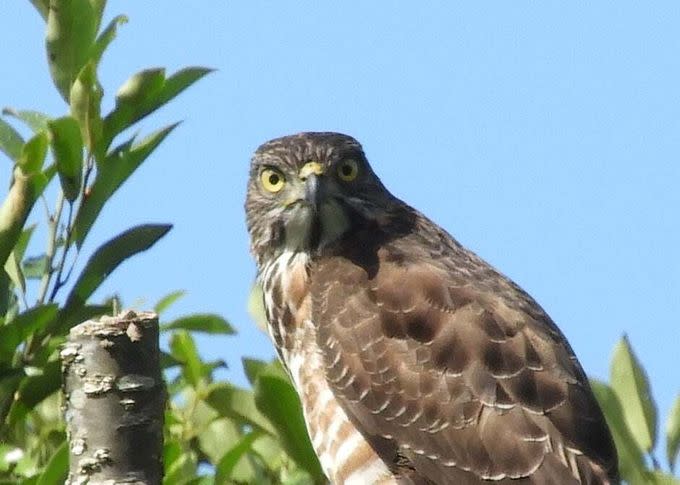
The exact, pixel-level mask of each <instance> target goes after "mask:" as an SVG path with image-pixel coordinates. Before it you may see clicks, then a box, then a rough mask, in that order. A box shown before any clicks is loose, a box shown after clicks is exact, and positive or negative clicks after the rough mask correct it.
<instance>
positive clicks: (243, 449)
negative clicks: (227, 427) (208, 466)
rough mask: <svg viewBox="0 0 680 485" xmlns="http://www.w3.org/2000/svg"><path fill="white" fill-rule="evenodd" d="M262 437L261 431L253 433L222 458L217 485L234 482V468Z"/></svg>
mask: <svg viewBox="0 0 680 485" xmlns="http://www.w3.org/2000/svg"><path fill="white" fill-rule="evenodd" d="M260 436H261V432H260V431H251V432H250V433H248V434H246V435H245V436H243V437H242V438H241V439H240V440H239V441H238V442H237V443H236V444H235V445H234V446H232V447H231V448H230V449H229V450H228V451H227V452H226V453H225V454H224V455H223V456H222V458H221V459H220V461H219V462H218V463H217V466H216V468H215V483H230V481H233V477H232V472H233V471H234V468H235V467H236V465H237V464H238V463H239V461H241V458H243V456H244V455H245V454H246V453H248V452H249V451H250V450H251V448H252V445H253V442H254V441H255V440H256V439H257V438H259V437H260Z"/></svg>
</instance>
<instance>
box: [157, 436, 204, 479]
mask: <svg viewBox="0 0 680 485" xmlns="http://www.w3.org/2000/svg"><path fill="white" fill-rule="evenodd" d="M178 446H179V445H178ZM166 448H167V445H166ZM163 461H164V463H166V468H165V473H164V476H163V484H164V485H176V484H184V483H185V482H187V481H188V480H190V479H191V478H192V477H195V476H196V469H197V467H198V459H197V457H196V453H195V452H193V451H191V450H184V449H181V450H180V452H179V453H178V454H177V456H176V458H175V459H174V460H172V461H168V460H166V459H164V460H163Z"/></svg>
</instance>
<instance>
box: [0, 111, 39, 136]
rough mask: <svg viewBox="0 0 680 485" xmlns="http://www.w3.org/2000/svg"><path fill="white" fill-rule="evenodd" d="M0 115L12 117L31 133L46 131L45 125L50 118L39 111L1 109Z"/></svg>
mask: <svg viewBox="0 0 680 485" xmlns="http://www.w3.org/2000/svg"><path fill="white" fill-rule="evenodd" d="M2 114H4V115H8V116H13V117H14V118H16V119H18V120H20V121H23V122H24V123H25V124H26V126H28V127H29V128H30V129H31V130H32V131H33V133H39V132H41V131H43V130H47V123H48V122H49V121H50V117H49V116H47V115H46V114H45V113H41V112H40V111H31V110H25V109H24V110H16V109H14V108H3V110H2Z"/></svg>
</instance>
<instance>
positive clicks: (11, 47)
mask: <svg viewBox="0 0 680 485" xmlns="http://www.w3.org/2000/svg"><path fill="white" fill-rule="evenodd" d="M161 5H162V6H161ZM423 5H424V4H422V3H421V2H390V3H389V4H388V3H386V2H385V3H383V2H358V1H354V2H351V1H345V2H342V3H341V2H312V1H306V2H275V1H268V2H245V1H241V2H226V1H221V2H214V1H213V2H209V1H203V2H185V1H178V0H164V1H163V2H162V3H161V2H140V1H115V0H112V1H110V2H109V7H108V10H107V18H111V17H112V16H113V15H115V14H118V13H125V14H127V15H129V17H130V22H129V23H128V24H127V25H125V26H123V27H122V28H121V29H120V31H119V36H118V39H117V40H116V41H115V43H114V44H113V46H112V47H111V48H110V49H109V52H108V53H107V55H106V57H105V59H104V62H103V64H102V67H101V69H102V70H101V82H102V84H103V86H104V88H105V90H106V94H107V96H106V101H105V102H106V106H107V107H109V108H110V107H111V106H112V103H113V95H114V93H115V91H116V89H117V88H118V86H120V85H121V84H122V83H123V82H124V81H125V79H126V78H127V77H128V76H129V75H131V74H132V73H133V72H136V71H137V70H139V69H142V68H146V67H150V66H166V67H168V69H169V70H170V71H174V70H176V69H178V68H181V67H183V66H186V65H205V66H209V67H213V68H216V69H218V71H217V72H215V73H213V74H212V75H210V76H209V77H208V78H206V79H204V80H203V81H201V82H200V83H199V84H197V85H196V86H195V87H193V88H192V89H190V90H189V91H187V92H186V93H184V94H183V95H182V96H181V97H180V98H178V99H177V100H176V101H175V102H173V103H172V104H171V105H170V106H168V107H166V108H164V109H163V110H161V111H159V112H158V113H156V114H155V115H153V116H152V117H151V118H150V119H148V120H145V121H143V122H142V123H141V125H140V129H141V130H142V132H149V131H151V130H153V129H155V128H157V127H159V126H161V125H164V124H167V123H170V122H172V121H175V120H177V119H183V120H184V123H183V124H182V125H181V126H180V127H179V128H178V129H177V130H176V131H175V132H174V133H173V134H172V135H171V137H170V138H169V139H168V140H167V141H166V142H165V143H164V144H163V145H162V146H161V148H159V150H158V151H157V152H156V153H155V154H154V156H153V158H151V159H149V160H148V161H147V162H146V164H145V165H144V166H143V167H142V168H141V169H140V171H139V172H138V173H137V174H136V175H135V176H134V177H133V178H132V180H131V181H130V183H128V184H127V185H126V186H124V187H123V188H122V189H121V190H120V191H119V192H118V194H117V195H116V196H115V198H114V200H113V201H112V202H111V203H110V204H109V206H108V208H107V209H106V210H105V211H104V213H103V214H102V218H101V220H100V221H99V222H98V224H97V225H96V226H95V228H94V230H93V232H92V233H91V235H90V236H89V238H88V242H87V244H86V246H85V249H84V253H85V254H89V253H90V252H91V251H92V250H93V249H94V247H95V243H96V242H102V241H103V240H105V239H108V238H109V237H111V236H113V235H115V234H117V233H118V232H120V231H122V230H124V229H126V228H127V227H129V226H131V225H133V224H137V223H143V222H172V223H174V224H175V228H174V229H173V231H172V232H171V233H170V235H169V236H167V237H166V238H165V239H164V240H162V241H161V242H160V243H159V244H158V245H157V246H156V247H155V248H154V249H153V250H152V251H151V252H149V253H146V254H144V255H141V256H138V257H136V258H135V259H134V260H131V261H129V262H128V263H126V264H125V265H124V266H122V267H121V268H119V269H118V270H117V271H116V273H114V274H113V275H112V277H111V278H110V279H109V281H108V283H107V284H106V285H105V287H104V288H103V289H102V290H101V291H100V292H99V293H98V295H99V296H102V297H103V296H105V295H107V294H110V293H113V292H115V291H118V292H120V293H121V295H122V296H123V298H124V300H125V301H126V302H128V303H134V302H136V301H138V300H139V299H140V298H143V299H144V301H145V302H146V303H141V304H139V307H140V308H143V307H151V306H152V305H153V303H154V302H155V301H156V300H157V299H158V298H159V297H161V296H162V295H164V294H166V293H167V292H169V291H171V290H174V289H185V290H187V292H188V294H187V296H186V297H185V298H184V299H183V300H181V302H180V303H178V304H177V305H176V306H175V307H174V308H173V311H172V312H171V314H170V315H169V316H171V317H172V316H177V315H180V314H185V313H190V312H206V311H210V312H217V313H220V314H222V315H224V316H225V317H227V318H228V319H229V320H230V321H231V322H232V323H233V325H235V326H236V327H237V328H238V330H239V335H238V336H236V337H224V338H216V337H210V338H200V339H199V343H200V348H201V350H202V351H203V352H204V353H205V354H206V355H208V356H211V357H213V358H223V359H225V360H227V362H228V363H229V364H230V366H231V368H232V370H231V371H229V375H230V376H236V378H237V379H238V380H239V381H240V382H242V377H241V374H240V371H239V369H240V363H239V358H240V356H242V355H250V356H257V357H262V358H265V357H271V356H273V351H272V347H271V345H270V344H269V341H268V338H267V337H266V336H265V335H263V334H262V333H261V332H260V331H259V330H258V329H257V328H255V326H254V325H253V324H252V323H251V321H250V320H249V318H248V316H247V313H246V310H245V301H246V298H247V294H248V290H249V287H250V284H251V282H252V280H253V277H254V274H255V269H254V265H253V263H252V261H251V259H250V257H249V254H248V240H247V234H246V230H245V224H244V215H243V200H244V194H245V186H246V181H247V173H248V164H249V158H250V155H251V153H252V152H253V150H254V149H255V148H256V147H257V146H258V145H259V144H260V143H262V142H264V141H266V140H267V139H270V138H273V137H276V136H280V135H284V134H290V133H294V132H299V131H307V130H314V131H319V130H333V131H341V132H345V133H348V134H351V135H353V136H354V137H356V138H357V139H359V140H360V141H361V142H362V143H363V145H364V148H365V150H366V153H367V155H368V157H369V160H371V162H372V164H373V166H374V169H375V171H376V172H377V173H378V174H379V175H380V176H381V178H382V179H383V182H384V183H385V184H386V185H387V187H388V188H389V189H390V190H391V191H392V192H393V193H395V194H396V195H398V196H399V197H401V198H402V199H404V200H406V201H407V202H409V203H410V204H411V205H413V206H415V207H417V208H418V209H420V210H422V211H423V212H425V213H426V214H427V215H429V216H430V217H431V218H432V219H434V220H435V221H436V222H438V223H439V224H440V225H442V226H443V227H444V228H446V229H447V230H448V231H449V232H451V233H452V234H453V235H454V236H455V237H457V238H458V239H459V240H460V241H461V242H462V243H463V244H465V245H466V246H468V247H470V248H471V249H473V250H474V251H476V252H477V253H478V254H480V255H481V256H482V257H483V258H485V259H487V260H488V261H489V262H491V263H492V264H494V265H495V266H496V267H497V268H499V269H500V270H501V271H502V272H504V273H505V274H507V275H509V276H510V277H511V278H513V279H514V280H515V281H517V282H518V283H519V284H520V285H521V286H523V287H524V288H525V289H526V290H527V291H529V292H530V293H531V294H532V295H533V296H534V297H535V298H536V299H537V300H538V301H539V302H540V303H541V304H542V305H543V306H544V307H545V308H546V310H547V311H548V312H549V313H550V314H551V315H552V317H553V318H554V320H555V321H556V322H557V324H558V325H559V326H560V327H561V328H562V330H563V331H564V333H565V334H566V335H567V337H568V338H569V340H570V341H571V343H572V345H573V347H574V349H575V351H576V353H577V354H578V356H579V358H580V359H581V362H582V363H583V365H584V367H585V368H586V370H587V371H588V373H589V374H591V375H592V376H595V377H599V378H606V377H607V376H608V366H609V359H610V355H611V350H612V347H613V345H614V344H615V342H616V341H617V340H618V339H619V337H620V336H621V334H622V333H623V332H626V333H628V335H629V336H630V339H631V341H632V343H633V345H634V347H635V350H636V351H637V354H638V356H639V357H640V359H641V360H642V362H643V363H644V365H645V366H646V368H647V370H648V373H649V374H650V377H651V380H652V386H653V390H654V393H655V395H656V396H657V397H658V401H659V407H660V411H661V416H663V417H665V416H666V414H667V412H668V409H669V407H670V404H671V401H672V399H673V398H674V396H675V395H677V393H678V391H680V380H679V379H678V375H677V374H678V372H677V362H678V359H677V355H676V354H675V352H677V349H678V344H679V343H680V330H679V328H680V256H679V255H678V248H680V217H679V214H678V212H679V209H680V189H679V187H678V185H679V183H680V159H679V157H678V154H679V153H680V35H678V31H679V29H680V3H678V2H670V1H669V2H654V3H645V4H641V3H638V2H591V3H587V4H586V3H579V4H578V5H577V4H575V3H565V2H540V3H538V2H488V3H484V4H480V3H478V2H467V3H466V4H465V5H463V4H453V3H450V2H446V1H438V2H428V3H427V6H423ZM2 10H3V15H1V16H0V46H2V47H1V48H0V52H1V53H2V56H3V60H2V66H3V67H2V75H0V106H7V105H9V106H13V107H17V108H32V109H40V110H43V111H45V112H47V113H49V114H51V115H54V116H59V115H61V114H63V113H64V112H65V110H66V107H65V105H64V104H63V102H62V101H61V98H60V97H59V96H58V94H57V93H56V91H55V90H54V88H53V87H52V85H51V82H50V80H49V75H48V71H47V67H46V63H45V62H44V58H45V55H44V52H43V40H42V39H43V33H42V32H43V28H44V26H43V21H42V19H41V18H40V17H39V16H38V14H37V13H36V12H35V11H33V8H32V7H31V6H30V4H29V2H28V1H17V0H13V1H11V2H4V3H3V8H2ZM9 171H10V170H9V164H8V165H6V166H5V169H3V170H2V171H0V185H2V186H3V187H6V186H7V179H8V174H9ZM38 215H40V214H39V213H38ZM36 251H37V249H36ZM82 259H83V260H84V259H86V258H82Z"/></svg>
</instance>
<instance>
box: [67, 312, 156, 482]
mask: <svg viewBox="0 0 680 485" xmlns="http://www.w3.org/2000/svg"><path fill="white" fill-rule="evenodd" d="M61 361H62V376H63V393H64V414H65V419H66V426H67V432H68V440H69V451H70V467H69V476H68V479H67V480H66V483H67V484H68V485H76V484H85V483H87V484H89V485H95V484H106V485H115V484H131V483H134V484H139V485H142V484H148V485H155V484H160V483H161V481H162V478H163V460H162V451H163V413H164V409H165V400H166V391H165V385H164V383H163V378H162V375H161V369H160V351H159V348H158V316H157V315H156V314H155V313H151V312H142V313H135V312H133V311H128V312H125V313H122V314H120V315H118V316H116V317H106V316H105V317H101V318H100V319H98V320H88V321H86V322H83V323H81V324H80V325H77V326H75V327H73V328H72V329H71V331H70V333H69V337H68V342H67V343H66V344H65V345H64V347H63V349H62V351H61Z"/></svg>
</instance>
